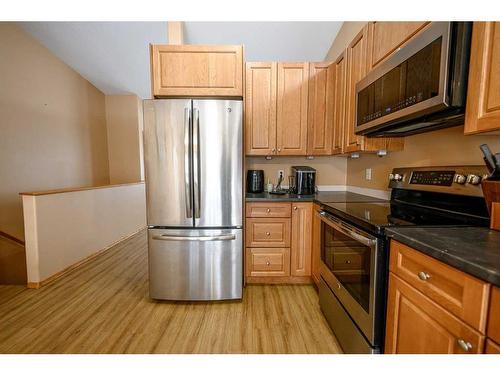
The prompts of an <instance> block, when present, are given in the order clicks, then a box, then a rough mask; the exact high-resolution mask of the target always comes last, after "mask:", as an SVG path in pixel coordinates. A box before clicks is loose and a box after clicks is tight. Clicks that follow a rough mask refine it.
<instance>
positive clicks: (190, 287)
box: [144, 99, 243, 301]
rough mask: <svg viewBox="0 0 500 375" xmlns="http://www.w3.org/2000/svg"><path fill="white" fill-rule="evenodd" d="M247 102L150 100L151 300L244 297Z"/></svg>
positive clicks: (146, 149) (146, 128)
mask: <svg viewBox="0 0 500 375" xmlns="http://www.w3.org/2000/svg"><path fill="white" fill-rule="evenodd" d="M242 112H243V104H242V101H241V100H214V99H207V100H205V99H165V100H145V101H144V160H145V172H146V197H147V223H148V248H149V291H150V297H151V298H153V299H165V300H190V301H196V300H222V299H239V298H241V297H242V284H243V273H242V270H243V233H242V231H243V229H242V227H243V187H242V169H243V155H242V153H243V149H242V147H243V146H242V141H243V135H242Z"/></svg>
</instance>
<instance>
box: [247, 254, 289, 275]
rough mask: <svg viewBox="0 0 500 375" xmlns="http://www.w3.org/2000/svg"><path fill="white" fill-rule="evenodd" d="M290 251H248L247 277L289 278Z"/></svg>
mask: <svg viewBox="0 0 500 375" xmlns="http://www.w3.org/2000/svg"><path fill="white" fill-rule="evenodd" d="M289 275H290V249H288V248H278V249H271V248H250V247H247V249H246V276H247V277H259V276H289Z"/></svg>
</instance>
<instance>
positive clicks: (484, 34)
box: [465, 22, 500, 134]
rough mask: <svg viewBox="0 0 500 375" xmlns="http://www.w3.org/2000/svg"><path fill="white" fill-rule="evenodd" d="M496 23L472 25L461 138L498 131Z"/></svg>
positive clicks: (499, 27) (499, 31)
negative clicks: (463, 128) (463, 126)
mask: <svg viewBox="0 0 500 375" xmlns="http://www.w3.org/2000/svg"><path fill="white" fill-rule="evenodd" d="M499 85H500V22H474V28H473V31H472V45H471V55H470V67H469V87H468V92H467V107H466V111H465V134H474V133H482V132H488V131H493V130H494V131H497V130H500V90H499V88H498V86H499Z"/></svg>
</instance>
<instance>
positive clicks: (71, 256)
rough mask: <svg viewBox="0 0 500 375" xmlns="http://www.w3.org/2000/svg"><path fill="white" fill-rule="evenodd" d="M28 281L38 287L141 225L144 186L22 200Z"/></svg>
mask: <svg viewBox="0 0 500 375" xmlns="http://www.w3.org/2000/svg"><path fill="white" fill-rule="evenodd" d="M23 208H24V217H25V229H26V265H27V271H28V272H27V273H28V282H31V283H37V282H40V281H43V280H46V279H47V278H49V277H51V276H53V275H55V274H57V273H58V272H60V271H63V270H64V269H66V268H67V267H69V266H71V265H74V264H75V263H78V262H80V261H81V260H83V259H85V258H87V257H88V256H90V255H92V254H95V253H96V252H98V251H100V250H103V249H105V248H107V247H109V246H111V245H113V244H115V243H117V242H118V241H120V240H123V239H124V238H126V237H128V236H130V235H131V234H133V233H135V232H137V231H138V230H140V229H142V228H144V227H145V226H146V196H145V189H144V183H137V184H128V185H121V186H110V187H105V188H100V189H90V190H83V191H74V192H66V193H59V194H49V195H40V196H29V195H24V196H23Z"/></svg>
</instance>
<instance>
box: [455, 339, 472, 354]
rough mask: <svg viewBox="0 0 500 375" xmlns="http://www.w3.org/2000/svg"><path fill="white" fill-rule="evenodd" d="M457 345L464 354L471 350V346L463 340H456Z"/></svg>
mask: <svg viewBox="0 0 500 375" xmlns="http://www.w3.org/2000/svg"><path fill="white" fill-rule="evenodd" d="M457 344H458V346H460V349H462V350H463V351H464V352H468V351H470V350H471V349H472V344H471V343H470V342H468V341H465V340H464V339H458V340H457Z"/></svg>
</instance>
